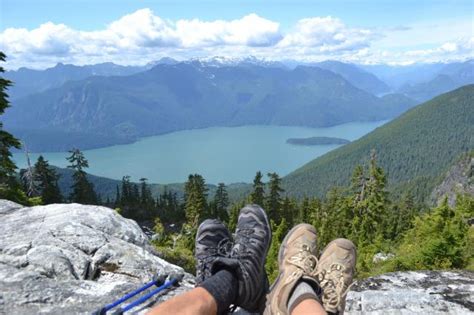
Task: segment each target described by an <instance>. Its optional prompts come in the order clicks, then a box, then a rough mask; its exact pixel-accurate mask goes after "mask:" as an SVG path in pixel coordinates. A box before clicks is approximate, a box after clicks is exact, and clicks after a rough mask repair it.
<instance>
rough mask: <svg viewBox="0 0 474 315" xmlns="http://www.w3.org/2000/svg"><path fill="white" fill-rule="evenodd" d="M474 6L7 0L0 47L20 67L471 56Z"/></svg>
mask: <svg viewBox="0 0 474 315" xmlns="http://www.w3.org/2000/svg"><path fill="white" fill-rule="evenodd" d="M473 6H474V1H472V0H471V1H452V0H445V1H416V0H413V1H386V0H380V1H348V0H346V1H340V0H332V1H315V0H313V1H298V0H295V1H261V0H260V1H235V0H225V1H223V0H220V1H196V0H195V1H183V0H175V1H137V0H134V1H130V0H95V1H91V0H78V1H70V0H69V1H68V0H62V1H58V0H42V1H38V0H36V1H34V0H0V12H1V13H0V14H1V15H0V49H2V50H3V51H5V52H6V53H7V54H8V55H9V56H11V57H10V58H11V59H12V60H11V62H10V66H11V68H15V67H19V66H23V65H24V66H31V67H37V68H41V67H45V66H49V65H52V64H54V63H56V62H59V61H61V62H69V63H77V64H84V63H88V62H102V61H114V62H117V63H122V64H127V63H131V64H140V63H145V62H148V61H152V60H153V59H156V58H159V57H164V56H170V57H174V58H178V59H186V58H193V57H209V56H212V55H225V56H229V57H242V56H247V55H256V56H257V57H261V58H267V59H289V58H294V59H301V60H324V59H338V60H343V61H351V62H359V63H398V64H407V63H413V62H437V61H448V60H462V59H466V58H471V57H472V47H473V46H472V45H473V32H474V30H473V29H474V26H473V9H474V8H473ZM137 12H138V13H137ZM127 17H129V18H127ZM143 21H148V23H144V22H143ZM127 23H128V24H127ZM111 25H115V27H111ZM241 30H242V31H241ZM137 34H138V35H137ZM118 52H120V55H119V54H118ZM131 60H133V61H131Z"/></svg>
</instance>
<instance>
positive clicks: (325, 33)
mask: <svg viewBox="0 0 474 315" xmlns="http://www.w3.org/2000/svg"><path fill="white" fill-rule="evenodd" d="M377 37H378V36H377V35H376V34H375V33H374V32H372V31H371V30H368V29H359V28H349V27H347V26H346V25H345V24H344V23H342V21H341V20H340V19H337V18H333V17H330V16H328V17H314V18H306V19H302V20H300V21H298V23H297V24H296V26H295V28H294V29H293V30H292V31H291V32H290V33H289V34H287V35H286V36H285V38H284V39H283V40H282V41H281V42H280V43H279V46H281V47H313V48H314V47H318V48H319V50H320V51H321V52H334V51H340V50H356V49H360V48H364V47H367V46H369V45H370V42H371V41H372V40H374V39H376V38H377Z"/></svg>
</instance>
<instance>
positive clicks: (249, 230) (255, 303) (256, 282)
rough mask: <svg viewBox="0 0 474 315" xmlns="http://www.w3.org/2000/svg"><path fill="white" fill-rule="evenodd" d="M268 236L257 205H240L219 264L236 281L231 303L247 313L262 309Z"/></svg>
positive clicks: (266, 223) (266, 287)
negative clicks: (230, 241)
mask: <svg viewBox="0 0 474 315" xmlns="http://www.w3.org/2000/svg"><path fill="white" fill-rule="evenodd" d="M271 239H272V232H271V229H270V223H269V222H268V218H267V215H266V214H265V211H264V210H263V209H262V208H260V207H259V206H258V205H247V206H245V207H244V208H242V209H241V210H240V214H239V219H238V221H237V229H236V232H235V234H234V247H233V248H232V252H231V255H230V258H219V261H220V264H219V265H220V267H221V268H226V269H231V270H233V271H234V274H235V276H236V278H237V280H238V286H239V293H238V298H237V300H236V301H235V303H234V306H240V307H241V308H243V309H245V310H246V311H248V312H253V313H262V312H263V309H264V308H265V296H266V294H267V291H268V278H267V274H266V272H265V259H266V256H267V252H268V248H269V247H270V243H271Z"/></svg>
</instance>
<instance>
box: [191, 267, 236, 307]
mask: <svg viewBox="0 0 474 315" xmlns="http://www.w3.org/2000/svg"><path fill="white" fill-rule="evenodd" d="M198 286H199V287H201V288H204V289H206V291H207V292H209V293H210V294H211V295H212V297H214V299H215V300H216V303H217V314H222V313H223V312H225V311H227V310H228V308H229V306H230V305H231V304H232V303H234V301H235V300H236V298H237V294H238V292H239V288H238V282H237V278H236V277H235V276H234V275H233V274H232V272H230V271H228V270H225V269H223V270H220V271H218V272H217V273H215V274H214V275H212V276H211V277H209V278H208V279H206V280H204V281H203V282H202V283H201V284H199V285H198Z"/></svg>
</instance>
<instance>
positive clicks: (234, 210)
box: [227, 201, 245, 231]
mask: <svg viewBox="0 0 474 315" xmlns="http://www.w3.org/2000/svg"><path fill="white" fill-rule="evenodd" d="M244 206H245V202H244V201H241V202H238V203H235V204H233V205H232V206H231V207H230V212H229V221H228V223H227V227H228V228H229V231H235V229H236V227H237V220H238V219H239V213H240V209H242V208H243V207H244Z"/></svg>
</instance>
